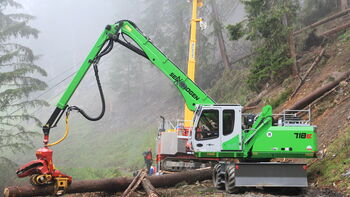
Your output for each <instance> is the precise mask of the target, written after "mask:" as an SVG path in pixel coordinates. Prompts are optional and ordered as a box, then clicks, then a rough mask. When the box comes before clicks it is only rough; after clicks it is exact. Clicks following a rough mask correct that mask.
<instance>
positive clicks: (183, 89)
mask: <svg viewBox="0 0 350 197" xmlns="http://www.w3.org/2000/svg"><path fill="white" fill-rule="evenodd" d="M121 31H122V33H124V34H126V35H127V36H129V37H130V38H131V39H132V40H133V41H134V42H135V43H136V44H137V45H138V46H139V47H140V48H141V49H142V51H144V52H145V53H146V54H147V56H148V58H149V60H150V61H151V62H152V63H153V64H154V65H155V66H156V67H157V68H158V69H159V70H160V71H162V72H163V73H164V74H165V75H166V76H167V77H168V78H169V79H170V80H171V81H172V82H173V83H174V85H175V86H176V87H177V89H178V90H179V91H180V93H181V94H182V96H183V98H184V100H185V102H186V105H187V107H188V109H190V110H192V111H195V110H196V104H201V105H210V104H215V102H214V100H213V99H211V98H210V97H209V96H208V95H207V94H206V93H205V92H204V91H203V90H201V89H200V88H199V87H198V86H197V85H196V84H195V83H194V82H193V81H192V80H191V79H190V78H188V77H187V76H186V74H185V73H183V72H182V71H181V69H179V68H178V67H177V66H176V65H175V64H174V63H173V62H171V61H170V60H169V58H167V57H166V56H165V55H164V54H163V53H162V52H161V51H160V50H159V49H157V48H156V47H155V46H154V45H153V44H152V42H151V41H150V40H149V39H148V38H147V37H145V36H144V35H143V34H142V32H140V31H139V30H138V29H137V28H135V27H134V26H133V25H131V24H130V23H129V22H124V23H123V25H122V27H121Z"/></svg>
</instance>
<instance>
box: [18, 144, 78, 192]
mask: <svg viewBox="0 0 350 197" xmlns="http://www.w3.org/2000/svg"><path fill="white" fill-rule="evenodd" d="M52 153H53V151H52V150H51V149H49V148H48V147H43V148H40V149H38V150H37V151H36V157H37V159H36V160H33V161H31V162H28V163H27V164H25V165H24V166H22V167H21V168H19V169H18V170H17V171H16V174H17V176H18V177H19V178H23V177H27V176H31V177H30V183H31V184H32V185H36V186H38V185H39V186H40V185H49V184H54V195H57V196H60V195H63V194H64V193H65V192H66V189H67V188H68V185H69V184H70V183H72V177H71V176H67V175H65V174H63V173H61V172H60V171H59V170H57V169H55V167H54V165H53V162H52Z"/></svg>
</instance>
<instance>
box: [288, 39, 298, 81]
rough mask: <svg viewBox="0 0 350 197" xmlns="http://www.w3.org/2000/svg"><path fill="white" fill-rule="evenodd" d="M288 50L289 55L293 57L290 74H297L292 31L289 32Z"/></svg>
mask: <svg viewBox="0 0 350 197" xmlns="http://www.w3.org/2000/svg"><path fill="white" fill-rule="evenodd" d="M289 51H290V57H291V58H292V59H293V65H292V74H293V77H295V76H299V68H298V62H297V52H296V49H295V40H294V36H293V33H290V35H289Z"/></svg>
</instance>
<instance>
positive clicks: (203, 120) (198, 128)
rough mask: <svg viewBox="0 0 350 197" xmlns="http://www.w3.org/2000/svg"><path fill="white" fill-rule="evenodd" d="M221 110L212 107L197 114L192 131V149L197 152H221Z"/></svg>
mask: <svg viewBox="0 0 350 197" xmlns="http://www.w3.org/2000/svg"><path fill="white" fill-rule="evenodd" d="M220 119H221V112H220V108H217V107H215V106H214V107H210V108H205V109H201V111H200V113H198V111H197V112H196V119H195V123H194V125H195V126H194V127H193V131H192V142H193V143H192V147H193V149H194V151H195V152H220V150H221V146H220V144H221V143H220V127H221V121H220Z"/></svg>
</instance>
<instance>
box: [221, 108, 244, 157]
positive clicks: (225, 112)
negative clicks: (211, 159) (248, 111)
mask: <svg viewBox="0 0 350 197" xmlns="http://www.w3.org/2000/svg"><path fill="white" fill-rule="evenodd" d="M241 110H242V107H241V106H224V107H223V108H222V135H221V136H220V144H221V150H222V151H237V150H242V128H241V127H242V126H241V124H242V123H241V121H242V116H241V114H242V112H241Z"/></svg>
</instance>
